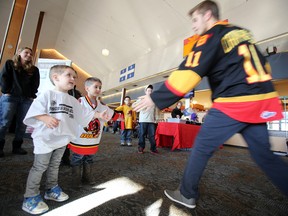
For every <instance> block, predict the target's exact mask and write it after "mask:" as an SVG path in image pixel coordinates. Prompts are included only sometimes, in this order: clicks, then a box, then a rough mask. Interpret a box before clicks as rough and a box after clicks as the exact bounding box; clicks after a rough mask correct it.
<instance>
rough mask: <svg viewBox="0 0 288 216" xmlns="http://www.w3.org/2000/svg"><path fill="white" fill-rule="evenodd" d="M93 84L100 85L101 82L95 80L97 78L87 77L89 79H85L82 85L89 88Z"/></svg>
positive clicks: (97, 79)
mask: <svg viewBox="0 0 288 216" xmlns="http://www.w3.org/2000/svg"><path fill="white" fill-rule="evenodd" d="M95 82H99V83H101V84H102V81H101V80H100V79H99V78H97V77H89V78H87V79H86V80H85V83H84V85H85V86H91V85H92V84H93V83H95Z"/></svg>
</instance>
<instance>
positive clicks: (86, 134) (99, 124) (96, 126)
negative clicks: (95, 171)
mask: <svg viewBox="0 0 288 216" xmlns="http://www.w3.org/2000/svg"><path fill="white" fill-rule="evenodd" d="M101 88H102V82H101V80H100V79H98V78H96V77H90V78H88V79H86V81H85V90H86V92H87V95H86V96H85V97H80V98H79V101H80V103H81V104H82V106H84V107H86V108H87V109H89V110H91V111H96V112H102V111H104V110H106V111H107V114H108V115H109V116H112V115H113V113H114V111H113V110H111V109H110V108H109V107H108V106H106V105H104V104H102V103H101V101H100V100H99V99H98V97H99V95H100V94H101ZM104 122H105V121H104V120H102V119H97V118H96V119H94V120H92V121H90V122H89V124H87V125H85V127H83V126H81V125H79V127H78V134H77V137H76V139H74V140H72V142H70V143H69V145H68V148H70V149H71V150H72V152H73V154H72V158H71V166H72V176H73V179H72V186H73V187H74V188H79V187H81V182H82V183H86V184H93V183H94V182H93V179H92V167H91V166H92V164H93V156H94V154H95V153H96V152H97V151H98V145H99V143H100V140H101V136H102V132H103V130H102V129H103V126H104ZM82 168H83V169H82Z"/></svg>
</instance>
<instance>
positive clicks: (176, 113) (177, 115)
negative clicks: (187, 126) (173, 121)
mask: <svg viewBox="0 0 288 216" xmlns="http://www.w3.org/2000/svg"><path fill="white" fill-rule="evenodd" d="M181 107H182V102H181V101H178V102H177V104H176V107H175V108H174V109H173V110H172V113H171V116H172V118H178V119H181V117H182V115H183V113H182V111H181Z"/></svg>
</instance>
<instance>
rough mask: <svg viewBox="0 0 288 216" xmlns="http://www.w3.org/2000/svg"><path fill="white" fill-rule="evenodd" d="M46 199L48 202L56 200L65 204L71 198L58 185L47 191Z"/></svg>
mask: <svg viewBox="0 0 288 216" xmlns="http://www.w3.org/2000/svg"><path fill="white" fill-rule="evenodd" d="M44 198H45V199H46V200H54V201H56V202H63V201H65V200H67V199H69V196H68V195H67V194H66V193H64V192H63V191H62V189H61V188H60V187H59V186H58V185H56V186H55V187H53V188H51V189H49V190H48V191H46V193H45V195H44Z"/></svg>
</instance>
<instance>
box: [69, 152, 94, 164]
mask: <svg viewBox="0 0 288 216" xmlns="http://www.w3.org/2000/svg"><path fill="white" fill-rule="evenodd" d="M93 156H94V155H81V154H77V153H73V154H72V158H71V166H82V165H83V164H91V163H93Z"/></svg>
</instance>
